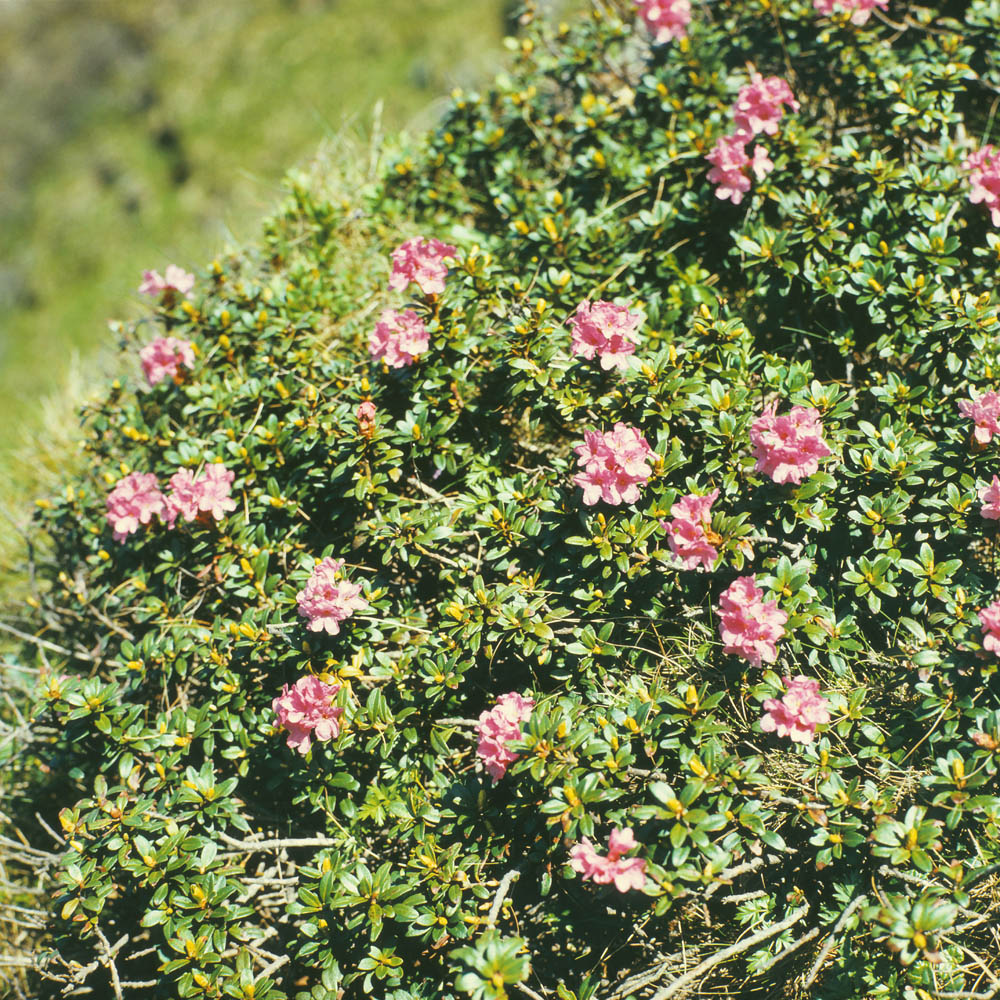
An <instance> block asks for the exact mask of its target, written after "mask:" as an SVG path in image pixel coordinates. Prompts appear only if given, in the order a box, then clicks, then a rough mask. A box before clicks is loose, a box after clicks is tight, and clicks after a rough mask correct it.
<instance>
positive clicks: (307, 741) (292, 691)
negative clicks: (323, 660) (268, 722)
mask: <svg viewBox="0 0 1000 1000" xmlns="http://www.w3.org/2000/svg"><path fill="white" fill-rule="evenodd" d="M339 690H340V685H339V684H325V683H324V682H323V681H321V680H320V679H319V678H318V677H313V676H311V675H307V676H305V677H300V678H299V679H298V680H297V681H296V682H295V684H294V685H293V686H292V687H289V686H288V685H287V684H286V685H285V686H284V687H283V688H282V689H281V694H280V695H279V696H278V697H277V698H275V699H274V701H272V702H271V708H272V709H274V712H275V714H276V715H277V716H278V724H279V725H281V726H283V727H284V728H285V729H287V730H288V746H289V747H291V748H292V749H293V750H298V752H299V753H300V754H303V755H305V754H306V753H308V752H309V747H310V746H312V741H313V740H314V739H316V740H319V741H320V742H321V743H325V742H326V741H327V740H333V739H336V738H337V736H339V735H340V716H341V715H343V712H344V710H343V709H342V708H340V707H339V706H338V705H335V704H334V703H333V699H334V698H335V697H336V695H337V692H338V691H339Z"/></svg>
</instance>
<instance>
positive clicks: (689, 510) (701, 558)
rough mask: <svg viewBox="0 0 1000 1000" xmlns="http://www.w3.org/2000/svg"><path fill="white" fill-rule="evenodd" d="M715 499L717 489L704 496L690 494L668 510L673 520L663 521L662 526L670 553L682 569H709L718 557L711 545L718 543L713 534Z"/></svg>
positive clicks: (717, 493)
mask: <svg viewBox="0 0 1000 1000" xmlns="http://www.w3.org/2000/svg"><path fill="white" fill-rule="evenodd" d="M718 496H719V491H718V490H712V492H711V493H708V494H706V495H705V496H703V497H700V496H697V495H696V494H694V493H689V494H688V495H687V496H685V497H681V499H680V500H678V501H677V503H675V504H674V505H673V506H672V507H671V508H670V513H671V516H672V517H673V520H672V521H665V522H664V525H663V526H664V528H665V529H666V532H667V541H668V543H669V544H670V550H671V552H673V553H674V555H675V556H677V558H678V559H680V562H681V568H682V569H696V568H697V567H698V566H702V567H703V568H705V569H711V568H712V566H713V565H715V560H716V559H718V558H719V550H718V549H717V548H716V547H715V546H714V545H713V544H712V542H714V541H719V536H718V535H715V534H713V533H712V504H713V503H715V501H716V499H717V498H718Z"/></svg>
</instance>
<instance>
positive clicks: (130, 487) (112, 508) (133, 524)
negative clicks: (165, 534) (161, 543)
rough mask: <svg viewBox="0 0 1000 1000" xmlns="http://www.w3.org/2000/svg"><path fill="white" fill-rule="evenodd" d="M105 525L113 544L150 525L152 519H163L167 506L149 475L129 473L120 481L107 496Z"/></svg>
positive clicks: (157, 486)
mask: <svg viewBox="0 0 1000 1000" xmlns="http://www.w3.org/2000/svg"><path fill="white" fill-rule="evenodd" d="M107 508H108V523H109V524H110V525H111V528H112V532H113V537H114V540H115V541H116V542H123V541H125V538H126V537H127V536H128V535H131V534H132V533H133V532H135V531H138V530H139V525H140V524H149V522H150V521H151V520H152V518H153V516H154V515H156V516H157V517H160V518H163V519H166V516H167V505H166V501H165V500H164V497H163V494H162V493H161V492H160V485H159V483H158V482H157V480H156V476H155V475H153V473H152V472H132V473H130V474H129V475H127V476H124V477H123V478H121V479H119V480H118V482H117V483H115V487H114V489H113V490H112V491H111V492H110V493H109V494H108V499H107Z"/></svg>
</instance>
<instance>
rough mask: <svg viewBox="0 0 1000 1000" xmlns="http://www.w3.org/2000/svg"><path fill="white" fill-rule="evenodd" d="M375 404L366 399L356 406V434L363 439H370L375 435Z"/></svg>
mask: <svg viewBox="0 0 1000 1000" xmlns="http://www.w3.org/2000/svg"><path fill="white" fill-rule="evenodd" d="M375 413H376V410H375V404H374V403H373V402H372V401H371V400H370V399H366V400H365V401H364V402H363V403H361V404H360V405H359V406H358V409H357V411H356V413H355V416H356V417H357V420H358V433H360V434H361V435H362V436H363V437H371V436H372V435H373V434H374V433H375Z"/></svg>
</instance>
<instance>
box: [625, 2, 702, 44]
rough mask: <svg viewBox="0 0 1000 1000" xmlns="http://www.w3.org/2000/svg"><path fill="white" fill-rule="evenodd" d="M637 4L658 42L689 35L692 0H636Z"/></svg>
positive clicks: (641, 15)
mask: <svg viewBox="0 0 1000 1000" xmlns="http://www.w3.org/2000/svg"><path fill="white" fill-rule="evenodd" d="M636 6H637V7H638V8H639V16H640V17H641V18H642V19H643V21H644V22H645V23H646V27H647V28H648V29H649V31H650V34H652V36H653V41H654V42H656V43H657V44H660V43H662V42H669V41H671V40H672V39H675V38H677V39H679V38H684V37H685V35H687V26H688V24H689V23H690V21H691V0H636Z"/></svg>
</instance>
